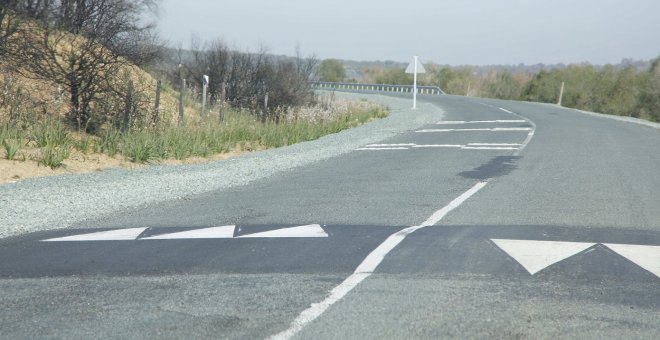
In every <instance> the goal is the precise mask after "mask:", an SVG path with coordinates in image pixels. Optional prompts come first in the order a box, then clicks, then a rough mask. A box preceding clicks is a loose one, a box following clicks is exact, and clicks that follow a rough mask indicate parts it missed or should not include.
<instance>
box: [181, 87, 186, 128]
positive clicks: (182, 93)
mask: <svg viewBox="0 0 660 340" xmlns="http://www.w3.org/2000/svg"><path fill="white" fill-rule="evenodd" d="M185 93H186V80H185V79H184V78H181V82H180V83H179V125H183V100H184V99H185Z"/></svg>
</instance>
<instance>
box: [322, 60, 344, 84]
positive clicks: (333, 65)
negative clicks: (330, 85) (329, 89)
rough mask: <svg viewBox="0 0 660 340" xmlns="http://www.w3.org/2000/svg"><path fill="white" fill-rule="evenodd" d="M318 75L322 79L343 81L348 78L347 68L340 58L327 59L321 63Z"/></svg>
mask: <svg viewBox="0 0 660 340" xmlns="http://www.w3.org/2000/svg"><path fill="white" fill-rule="evenodd" d="M318 77H319V80H320V81H328V82H342V81H344V80H346V70H345V69H344V65H343V64H342V63H341V62H340V61H339V60H336V59H325V60H323V61H322V62H321V64H320V65H319V70H318Z"/></svg>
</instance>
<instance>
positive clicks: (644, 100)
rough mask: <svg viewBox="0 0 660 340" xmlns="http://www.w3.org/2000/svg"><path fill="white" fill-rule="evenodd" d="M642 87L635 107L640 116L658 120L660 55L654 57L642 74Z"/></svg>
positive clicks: (659, 116) (659, 113)
mask: <svg viewBox="0 0 660 340" xmlns="http://www.w3.org/2000/svg"><path fill="white" fill-rule="evenodd" d="M644 78H645V79H644V80H643V81H642V89H641V93H640V95H639V100H638V102H637V107H636V109H635V111H636V113H637V115H638V116H640V117H649V118H650V119H652V120H654V121H656V122H658V121H660V57H658V58H657V59H655V60H654V61H653V63H652V64H651V68H650V69H649V71H648V72H647V74H646V75H644Z"/></svg>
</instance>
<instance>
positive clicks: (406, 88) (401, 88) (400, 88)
mask: <svg viewBox="0 0 660 340" xmlns="http://www.w3.org/2000/svg"><path fill="white" fill-rule="evenodd" d="M312 88H314V89H317V90H335V91H341V90H344V91H365V92H399V93H413V86H412V85H388V84H360V83H333V82H323V81H319V82H312ZM417 93H418V94H435V95H440V94H445V92H444V91H442V89H440V88H439V87H437V86H417Z"/></svg>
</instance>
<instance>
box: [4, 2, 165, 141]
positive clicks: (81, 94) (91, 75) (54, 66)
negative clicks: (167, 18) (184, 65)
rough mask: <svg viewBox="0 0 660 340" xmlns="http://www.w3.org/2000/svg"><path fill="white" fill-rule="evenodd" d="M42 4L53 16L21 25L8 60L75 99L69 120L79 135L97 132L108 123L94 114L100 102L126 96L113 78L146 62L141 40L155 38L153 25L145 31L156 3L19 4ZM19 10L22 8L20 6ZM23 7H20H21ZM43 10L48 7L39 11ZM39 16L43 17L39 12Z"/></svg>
mask: <svg viewBox="0 0 660 340" xmlns="http://www.w3.org/2000/svg"><path fill="white" fill-rule="evenodd" d="M16 3H19V4H21V5H25V4H26V3H34V4H36V3H38V4H40V6H46V7H45V8H47V9H48V10H49V11H48V12H47V13H49V14H45V15H36V16H35V18H36V19H39V20H38V24H36V23H27V24H24V25H21V28H20V30H21V32H20V34H21V39H16V40H15V46H13V50H14V51H15V52H14V53H11V54H10V55H9V56H8V58H7V59H8V60H10V61H11V62H12V64H13V65H14V67H15V68H16V69H17V70H18V71H19V72H21V73H22V74H23V75H24V76H26V77H30V78H37V79H41V80H46V81H50V82H53V83H55V84H57V85H59V86H61V87H62V88H63V90H65V91H67V92H68V93H69V103H70V113H69V118H70V120H71V121H72V122H74V123H75V124H77V126H78V128H79V129H84V130H85V131H87V132H93V131H94V130H95V129H96V127H97V126H98V125H99V124H100V123H102V122H103V117H100V116H95V115H94V114H93V109H94V105H93V103H94V101H95V100H98V99H99V98H101V97H103V96H104V95H111V94H116V93H117V92H121V89H118V88H116V87H114V86H113V84H114V83H116V82H114V81H113V77H116V76H117V75H118V74H119V70H120V69H121V68H122V67H124V66H130V61H133V60H142V61H144V60H146V59H148V58H143V57H145V55H144V54H143V52H144V51H143V50H141V49H139V48H137V47H138V46H137V45H136V44H135V39H136V37H138V36H153V34H152V33H150V31H151V30H152V29H153V26H151V25H142V26H141V25H139V24H137V23H139V22H141V20H140V16H141V15H142V14H143V12H144V11H145V10H150V9H153V6H155V4H156V3H155V1H154V0H60V1H47V0H46V1H39V0H33V1H26V0H23V1H17V2H16ZM17 6H19V5H17ZM19 7H20V6H19ZM39 8H42V7H39ZM34 13H42V11H36V12H34Z"/></svg>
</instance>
